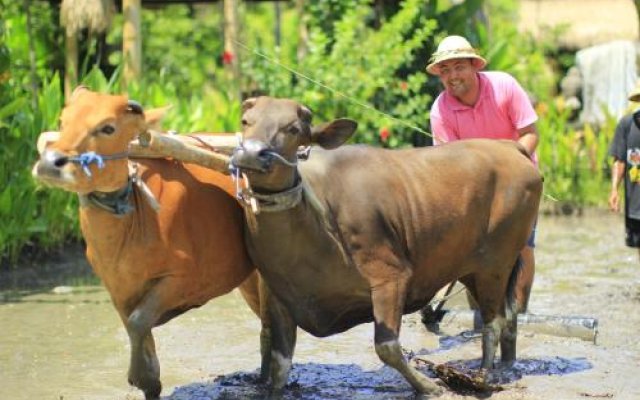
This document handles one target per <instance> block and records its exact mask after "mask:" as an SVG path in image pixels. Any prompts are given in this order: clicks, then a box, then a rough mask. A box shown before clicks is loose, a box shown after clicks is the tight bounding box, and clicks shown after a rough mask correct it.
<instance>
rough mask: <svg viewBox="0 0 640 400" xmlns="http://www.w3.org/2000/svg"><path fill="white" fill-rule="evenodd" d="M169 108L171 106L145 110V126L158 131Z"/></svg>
mask: <svg viewBox="0 0 640 400" xmlns="http://www.w3.org/2000/svg"><path fill="white" fill-rule="evenodd" d="M171 107H173V106H165V107H160V108H152V109H150V110H145V112H144V120H145V121H146V122H147V126H148V127H149V128H153V129H160V123H161V122H162V119H163V118H164V116H165V115H166V114H167V111H169V109H171Z"/></svg>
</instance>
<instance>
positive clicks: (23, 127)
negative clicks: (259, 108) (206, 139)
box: [0, 68, 240, 261]
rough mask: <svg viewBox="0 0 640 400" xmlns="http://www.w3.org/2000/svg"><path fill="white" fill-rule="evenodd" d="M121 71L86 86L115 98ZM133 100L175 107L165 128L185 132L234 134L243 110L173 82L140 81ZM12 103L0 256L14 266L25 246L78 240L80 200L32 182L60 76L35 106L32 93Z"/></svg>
mask: <svg viewBox="0 0 640 400" xmlns="http://www.w3.org/2000/svg"><path fill="white" fill-rule="evenodd" d="M119 78H120V77H119V72H118V71H116V74H114V76H112V77H110V78H107V77H105V76H104V74H103V73H102V72H101V71H100V70H99V69H97V68H93V69H91V70H90V71H89V72H88V73H87V75H86V76H85V77H84V78H83V79H82V84H84V85H86V86H88V87H90V88H91V89H93V90H96V91H100V92H105V93H115V92H119V90H118V89H117V88H119V87H120V79H119ZM129 96H130V98H133V99H135V100H137V101H139V102H140V103H141V104H143V106H146V107H148V108H151V107H156V106H157V107H161V106H166V105H172V106H173V107H172V108H171V109H170V110H169V112H168V114H167V116H166V118H165V121H164V123H163V125H164V126H165V127H167V128H171V129H175V130H177V131H178V132H181V133H188V132H196V131H209V132H235V131H237V130H238V128H239V123H240V105H239V104H238V102H235V101H231V100H230V99H229V98H228V97H227V96H226V94H225V93H224V92H218V91H214V90H208V91H206V92H204V93H198V92H194V93H193V94H192V95H191V96H188V97H184V96H180V95H178V92H177V91H176V90H175V87H173V86H172V84H170V83H169V82H162V81H154V82H142V83H140V84H136V85H131V86H130V87H129ZM9 97H10V99H11V100H10V101H9V102H7V103H6V104H5V105H2V106H0V134H1V135H2V136H1V139H0V140H1V142H0V143H1V145H0V179H2V182H5V184H4V185H3V186H2V187H0V220H2V229H0V256H1V257H2V258H3V259H5V260H8V261H14V260H15V259H16V257H17V256H18V255H19V254H20V251H21V250H22V249H24V248H25V246H33V247H37V248H39V249H41V250H47V249H50V248H51V247H53V246H56V245H59V244H60V243H62V242H64V241H65V240H67V239H74V238H75V239H78V238H79V237H80V232H79V229H78V220H77V206H78V203H77V198H76V196H75V195H74V194H72V193H68V192H65V191H63V190H60V189H52V188H47V187H44V186H42V185H40V184H38V183H37V182H36V181H34V179H33V178H32V177H31V168H32V167H33V165H34V163H35V161H36V160H37V157H38V154H37V150H36V140H37V137H38V135H39V134H40V132H43V131H47V130H56V129H57V128H58V118H59V115H60V111H61V109H62V106H63V93H62V85H61V82H60V79H59V77H58V75H54V76H53V78H52V79H51V80H50V81H45V82H44V83H43V85H42V89H41V90H40V91H39V94H38V97H37V99H36V101H37V107H35V108H33V107H32V106H31V94H30V93H29V92H26V91H23V90H19V89H14V92H12V93H10V96H9Z"/></svg>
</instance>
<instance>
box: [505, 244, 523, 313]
mask: <svg viewBox="0 0 640 400" xmlns="http://www.w3.org/2000/svg"><path fill="white" fill-rule="evenodd" d="M522 266H523V262H522V257H521V256H520V254H518V258H516V262H515V264H514V265H513V268H512V269H511V275H509V282H508V283H507V297H506V304H505V306H506V314H507V319H510V317H511V316H514V317H517V316H516V315H515V314H517V312H518V305H517V303H516V284H517V281H518V275H519V274H520V271H522Z"/></svg>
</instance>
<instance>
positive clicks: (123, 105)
mask: <svg viewBox="0 0 640 400" xmlns="http://www.w3.org/2000/svg"><path fill="white" fill-rule="evenodd" d="M160 116H161V110H149V111H147V112H143V110H142V108H141V107H140V106H139V105H138V104H136V103H135V102H131V101H128V100H127V98H126V97H125V96H110V95H103V94H98V93H94V92H90V91H89V90H87V89H84V88H80V89H77V90H76V91H75V92H74V94H73V96H72V98H71V101H70V102H69V103H68V104H67V105H66V107H65V108H64V110H63V111H62V116H61V119H60V120H61V132H60V138H59V140H57V141H55V142H54V143H51V144H49V145H48V146H47V147H46V149H45V150H44V151H43V152H42V154H41V157H40V160H39V161H38V163H37V164H36V166H35V167H34V170H33V173H34V175H35V177H36V178H37V179H39V180H41V181H42V182H45V183H47V184H50V185H53V186H55V187H58V188H62V189H65V190H68V191H72V192H77V193H78V194H79V197H80V224H81V229H82V234H83V236H84V239H85V241H86V246H87V258H88V260H89V262H90V264H91V265H92V267H93V270H94V271H95V273H96V274H97V275H98V276H99V277H100V279H101V280H102V282H103V283H104V285H105V286H106V288H107V290H108V291H109V294H110V295H111V299H112V301H113V304H114V306H115V308H116V310H117V311H118V314H119V315H120V318H121V319H122V322H123V323H124V326H125V328H126V330H127V334H128V335H129V340H130V344H131V362H130V366H129V376H128V377H129V382H130V383H131V384H133V385H135V386H137V387H138V388H140V389H141V390H143V391H144V393H145V396H146V398H147V399H155V398H158V396H159V395H160V392H161V388H162V387H161V383H160V366H159V363H158V359H157V356H156V351H155V344H154V339H153V335H152V332H151V329H152V328H153V327H155V326H158V325H161V324H163V323H165V322H167V321H169V320H170V319H172V318H174V317H176V316H177V315H180V314H181V313H183V312H185V311H187V310H189V309H191V308H194V307H199V306H201V305H203V304H205V303H206V302H207V301H208V300H210V299H212V298H214V297H217V296H220V295H223V294H225V293H228V292H229V291H231V290H232V289H234V288H236V287H238V286H239V285H240V290H241V292H242V294H243V295H244V297H245V299H246V300H247V302H248V303H249V305H250V306H251V308H252V310H253V311H254V312H255V313H256V314H259V313H260V309H259V296H258V290H257V289H258V276H257V273H256V272H255V268H254V266H253V264H252V262H251V261H250V260H249V257H248V255H247V252H246V248H245V245H244V240H243V232H242V229H243V228H242V227H243V215H242V208H241V207H240V205H239V204H238V202H237V201H236V199H235V198H234V193H235V186H234V184H233V181H232V179H231V178H230V177H229V176H225V175H223V174H222V173H219V172H216V171H213V170H210V169H206V168H203V167H199V166H196V165H190V164H186V163H181V162H178V161H173V160H167V159H145V160H142V159H140V160H137V161H136V162H135V163H133V162H132V161H130V160H129V159H128V158H127V157H126V154H127V148H128V146H129V143H130V142H131V141H132V140H133V139H134V138H136V136H137V135H138V134H139V133H142V132H145V131H146V130H147V128H148V126H149V125H150V124H152V123H154V122H156V121H157V120H158V119H159V118H160ZM145 117H146V120H145ZM91 152H94V153H95V155H94V154H93V153H91ZM98 157H100V160H98ZM100 163H103V165H102V168H100V165H98V164H100ZM134 165H135V166H137V168H138V170H137V172H136V171H134V172H132V171H131V170H132V167H133V166H134ZM136 180H140V181H142V182H144V183H145V184H146V186H147V187H148V189H149V190H150V193H152V194H153V196H152V197H155V199H156V201H157V203H158V204H159V209H158V210H157V211H156V210H155V209H154V208H153V207H152V203H153V199H152V198H151V197H150V196H147V195H145V194H144V192H145V190H144V188H143V187H142V186H140V185H138V184H136V183H135V181H136Z"/></svg>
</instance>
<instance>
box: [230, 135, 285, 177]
mask: <svg viewBox="0 0 640 400" xmlns="http://www.w3.org/2000/svg"><path fill="white" fill-rule="evenodd" d="M276 154H277V153H275V152H274V151H273V150H271V149H270V148H269V147H268V146H267V145H266V143H264V142H262V141H260V140H254V139H248V140H245V141H243V142H242V143H241V144H240V146H238V147H236V148H235V150H234V151H233V155H232V156H231V167H232V169H233V168H235V169H240V170H243V171H252V172H260V173H268V172H270V171H271V169H272V168H273V162H274V160H276Z"/></svg>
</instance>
